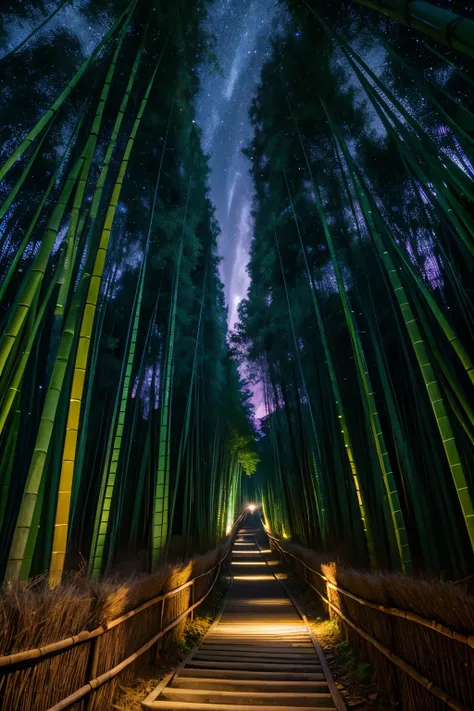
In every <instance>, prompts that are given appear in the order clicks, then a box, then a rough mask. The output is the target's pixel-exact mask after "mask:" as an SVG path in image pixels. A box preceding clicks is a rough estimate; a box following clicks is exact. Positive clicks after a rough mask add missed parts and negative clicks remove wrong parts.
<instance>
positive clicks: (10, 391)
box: [0, 260, 62, 434]
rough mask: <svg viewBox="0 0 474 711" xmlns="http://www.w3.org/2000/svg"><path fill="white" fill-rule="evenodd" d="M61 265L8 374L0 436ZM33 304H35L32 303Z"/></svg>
mask: <svg viewBox="0 0 474 711" xmlns="http://www.w3.org/2000/svg"><path fill="white" fill-rule="evenodd" d="M61 263H62V260H60V262H59V264H58V266H57V267H56V272H55V275H54V277H53V278H52V279H51V281H50V283H49V286H48V289H47V291H46V293H45V294H44V297H43V299H42V302H41V306H40V308H39V310H38V313H37V314H36V315H34V314H32V316H31V317H30V318H31V322H32V324H31V325H32V327H31V328H30V329H29V332H28V334H27V336H26V338H25V341H24V343H22V350H21V355H20V357H19V358H18V360H17V362H16V363H15V367H14V369H13V371H12V372H11V373H10V374H9V376H10V377H9V381H8V384H7V387H6V389H5V393H4V394H3V396H2V399H1V401H0V434H1V433H2V432H3V428H4V427H5V424H6V422H7V419H8V415H9V414H10V410H11V408H12V407H13V403H14V402H15V398H16V396H17V393H18V392H19V389H20V385H21V383H22V380H23V375H24V372H25V369H26V366H27V365H28V360H29V358H30V355H31V351H32V348H33V345H34V343H35V340H36V336H37V334H38V331H39V329H40V327H42V326H43V319H44V315H45V313H46V309H47V307H48V305H49V301H50V299H51V297H52V295H53V291H54V288H55V286H56V278H55V277H56V275H57V274H58V273H59V271H60V269H61ZM38 298H39V294H38V293H37V294H36V296H35V301H36V300H37V299H38ZM33 303H35V302H33Z"/></svg>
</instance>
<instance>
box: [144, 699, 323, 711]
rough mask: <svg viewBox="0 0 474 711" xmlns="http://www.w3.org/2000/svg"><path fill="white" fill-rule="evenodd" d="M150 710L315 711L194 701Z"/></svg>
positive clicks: (157, 705) (311, 709) (168, 703)
mask: <svg viewBox="0 0 474 711" xmlns="http://www.w3.org/2000/svg"><path fill="white" fill-rule="evenodd" d="M146 708H149V709H168V710H170V709H184V711H314V706H263V705H261V706H260V705H258V706H255V705H254V704H206V703H202V704H201V703H199V702H197V703H196V702H192V701H154V702H152V703H151V704H148V705H147V706H146ZM319 711H334V706H324V707H320V708H319Z"/></svg>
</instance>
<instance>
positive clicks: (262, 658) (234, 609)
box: [143, 530, 346, 711]
mask: <svg viewBox="0 0 474 711" xmlns="http://www.w3.org/2000/svg"><path fill="white" fill-rule="evenodd" d="M277 570H278V567H277V564H276V561H275V562H273V564H272V556H271V551H270V550H269V549H268V548H267V549H264V550H261V549H260V548H259V547H258V545H257V543H256V531H251V530H242V531H241V532H240V533H239V535H238V537H237V540H236V541H235V545H234V550H233V554H232V573H233V583H232V588H231V591H230V595H229V598H228V601H227V604H226V606H225V609H224V612H223V614H222V616H221V617H220V619H219V620H218V621H217V622H216V623H214V625H212V627H211V628H210V630H209V632H208V633H207V635H206V636H205V637H204V639H203V642H202V644H201V645H200V647H199V648H198V649H196V650H194V651H193V652H192V653H191V655H190V656H189V657H188V658H187V659H185V661H184V662H183V664H182V665H181V666H180V667H179V668H178V669H177V670H176V671H175V672H174V673H172V674H170V675H169V676H168V677H166V678H165V679H164V680H163V681H162V682H161V683H160V685H159V686H158V687H157V688H156V689H155V690H154V691H153V692H152V693H151V694H150V695H149V696H148V697H147V699H146V700H145V701H144V702H143V707H144V708H147V709H189V711H192V710H195V711H243V710H244V711H293V710H295V711H296V709H297V710H298V711H305V710H307V711H309V709H315V708H316V709H319V711H324V710H326V711H329V710H330V709H338V711H343V710H344V709H345V708H346V707H345V705H344V703H343V701H342V699H341V697H340V694H339V692H338V691H337V689H336V687H335V685H334V682H333V680H332V677H331V674H330V672H329V669H328V668H327V665H326V662H325V660H324V657H323V656H322V652H321V650H320V649H319V645H318V644H317V642H316V641H315V640H314V638H313V637H312V635H311V634H310V631H309V630H308V628H307V627H306V625H305V623H304V622H303V620H302V619H301V617H300V616H299V614H298V612H297V610H296V608H295V607H294V605H293V603H292V601H291V600H290V598H289V597H288V596H287V595H286V593H285V589H284V588H283V586H282V585H281V583H280V582H279V581H278V580H277V578H276V576H275V575H274V573H275V572H277Z"/></svg>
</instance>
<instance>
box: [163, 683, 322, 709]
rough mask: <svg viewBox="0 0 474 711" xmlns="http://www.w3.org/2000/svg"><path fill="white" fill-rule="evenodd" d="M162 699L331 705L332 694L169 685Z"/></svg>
mask: <svg viewBox="0 0 474 711" xmlns="http://www.w3.org/2000/svg"><path fill="white" fill-rule="evenodd" d="M160 700H170V701H185V702H189V701H195V702H201V703H206V704H245V705H248V704H250V703H252V704H253V705H255V706H256V705H257V704H258V705H260V704H262V703H266V704H267V705H271V706H314V707H315V708H319V707H321V706H330V705H331V702H332V696H331V694H330V693H329V692H327V693H324V692H323V693H321V692H309V693H308V692H302V693H301V692H296V691H291V692H285V691H278V692H264V691H246V690H245V689H240V690H238V691H219V690H212V691H211V690H209V689H176V688H174V687H171V686H169V687H168V688H166V689H164V690H163V691H162V693H161V696H160Z"/></svg>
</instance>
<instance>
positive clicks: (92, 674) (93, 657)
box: [85, 635, 102, 711]
mask: <svg viewBox="0 0 474 711" xmlns="http://www.w3.org/2000/svg"><path fill="white" fill-rule="evenodd" d="M101 639H102V635H100V636H99V637H94V639H93V640H91V642H90V645H89V663H88V664H87V672H86V674H87V679H86V681H85V683H86V684H87V682H88V681H91V680H92V679H95V678H96V677H97V676H98V669H99V653H100V641H101ZM94 701H95V694H94V693H92V694H90V695H89V697H88V699H87V701H86V711H92V709H93V708H94Z"/></svg>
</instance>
